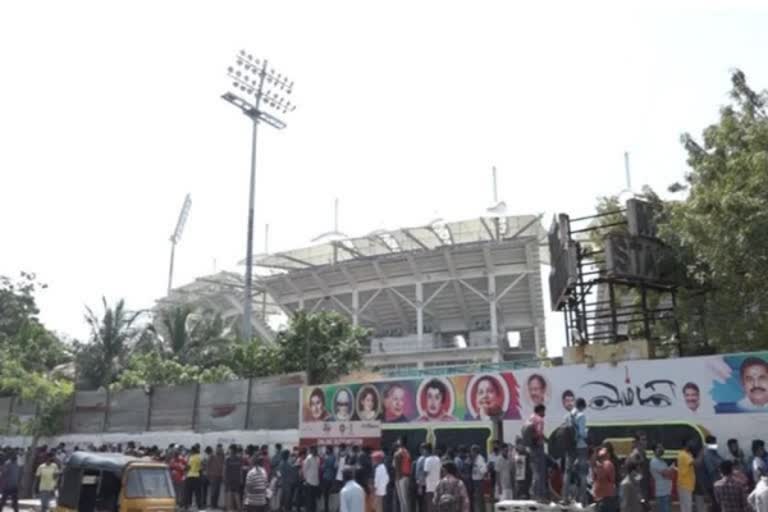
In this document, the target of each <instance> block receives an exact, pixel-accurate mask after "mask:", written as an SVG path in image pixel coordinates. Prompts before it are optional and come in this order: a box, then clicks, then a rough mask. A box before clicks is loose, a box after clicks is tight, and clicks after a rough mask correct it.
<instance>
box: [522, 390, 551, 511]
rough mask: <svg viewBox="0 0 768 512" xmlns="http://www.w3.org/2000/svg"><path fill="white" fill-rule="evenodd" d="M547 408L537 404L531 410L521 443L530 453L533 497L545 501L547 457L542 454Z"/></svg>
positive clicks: (547, 486)
mask: <svg viewBox="0 0 768 512" xmlns="http://www.w3.org/2000/svg"><path fill="white" fill-rule="evenodd" d="M546 410H547V408H546V407H545V406H544V404H539V405H537V406H536V407H535V408H534V409H533V414H532V415H531V417H530V419H529V420H528V424H527V425H526V426H525V432H524V433H523V442H524V443H525V444H526V445H527V448H528V450H529V453H530V464H531V472H532V473H533V485H532V487H533V492H532V494H533V497H534V499H539V500H542V499H545V498H547V496H548V495H549V492H548V488H549V485H548V482H547V456H546V454H545V453H544V441H545V437H544V415H545V414H546Z"/></svg>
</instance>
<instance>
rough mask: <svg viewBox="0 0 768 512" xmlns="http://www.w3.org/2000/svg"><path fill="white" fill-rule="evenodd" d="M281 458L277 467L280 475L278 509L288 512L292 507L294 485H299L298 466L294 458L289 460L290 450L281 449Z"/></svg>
mask: <svg viewBox="0 0 768 512" xmlns="http://www.w3.org/2000/svg"><path fill="white" fill-rule="evenodd" d="M281 459H282V461H281V462H280V465H279V466H278V469H277V471H278V474H279V475H280V509H281V510H282V511H283V512H290V511H291V510H292V509H293V496H294V493H295V492H296V486H298V485H299V468H298V467H297V466H296V463H295V460H294V461H292V460H291V452H289V451H288V450H283V454H282V456H281Z"/></svg>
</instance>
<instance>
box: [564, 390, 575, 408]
mask: <svg viewBox="0 0 768 512" xmlns="http://www.w3.org/2000/svg"><path fill="white" fill-rule="evenodd" d="M562 399H563V400H562V401H563V409H565V410H566V411H572V410H573V407H574V406H575V405H576V397H575V396H574V394H573V391H571V390H570V389H567V390H565V391H563V397H562Z"/></svg>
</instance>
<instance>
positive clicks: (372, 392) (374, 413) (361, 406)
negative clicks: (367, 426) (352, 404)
mask: <svg viewBox="0 0 768 512" xmlns="http://www.w3.org/2000/svg"><path fill="white" fill-rule="evenodd" d="M380 404H381V399H380V398H379V391H378V390H377V389H376V388H375V387H374V386H371V385H366V386H363V387H362V388H361V389H360V391H358V392H357V417H358V418H360V419H361V420H364V421H373V420H375V419H377V418H378V417H379V414H380V412H381V405H380Z"/></svg>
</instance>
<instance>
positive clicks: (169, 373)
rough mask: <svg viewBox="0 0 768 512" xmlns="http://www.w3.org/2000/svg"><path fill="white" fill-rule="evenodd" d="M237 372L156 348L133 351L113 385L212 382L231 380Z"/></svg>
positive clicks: (138, 385) (126, 386) (119, 386)
mask: <svg viewBox="0 0 768 512" xmlns="http://www.w3.org/2000/svg"><path fill="white" fill-rule="evenodd" d="M235 377H236V376H235V374H234V373H233V372H232V370H231V369H229V368H228V367H226V366H215V367H211V368H202V367H200V366H196V365H186V364H182V363H180V362H178V361H175V360H172V359H166V358H164V357H163V356H162V355H161V354H159V353H157V352H149V353H146V354H138V353H137V354H133V355H132V356H131V358H130V360H129V362H128V367H127V368H126V369H125V370H124V371H123V372H122V373H121V374H120V377H119V379H118V380H117V381H116V382H115V383H114V384H113V385H112V388H113V389H129V388H139V387H154V386H173V385H180V384H191V383H200V384H210V383H214V382H223V381H226V380H232V379H234V378H235Z"/></svg>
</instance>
